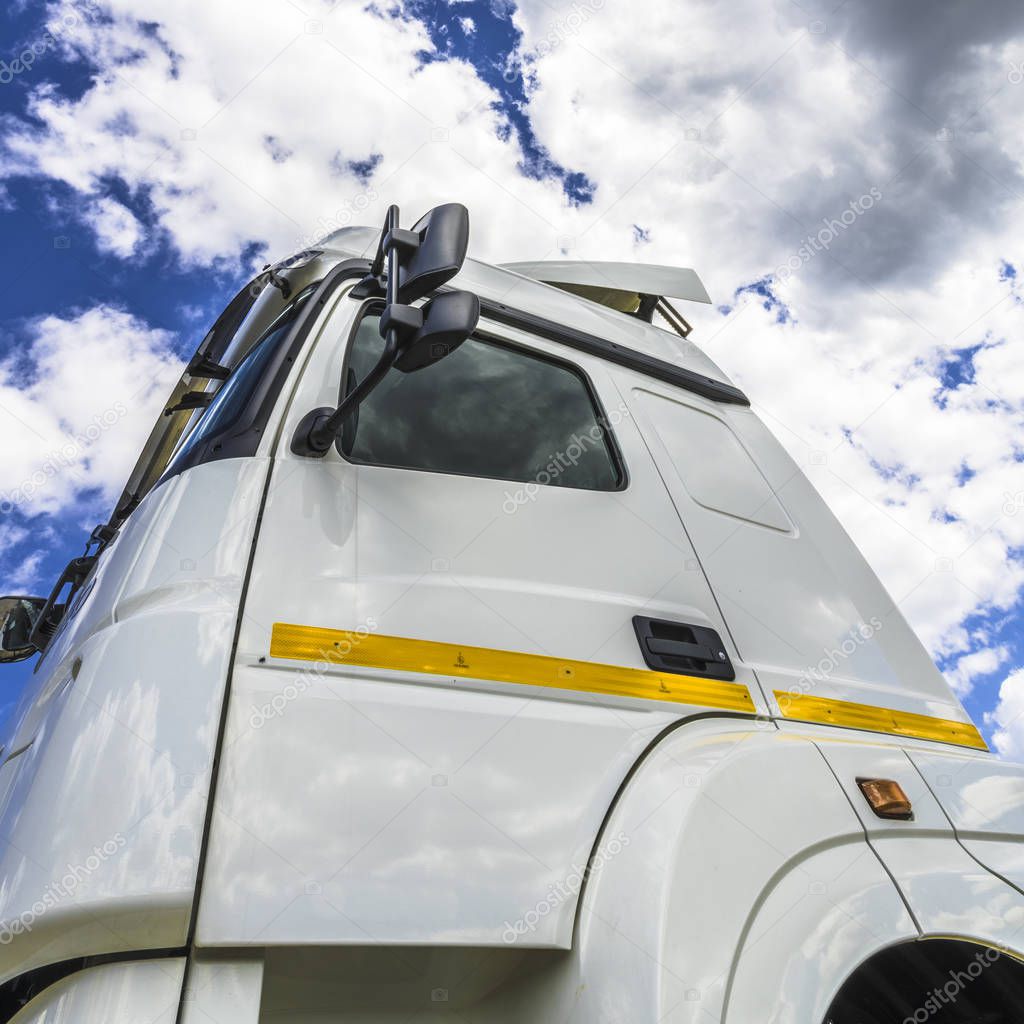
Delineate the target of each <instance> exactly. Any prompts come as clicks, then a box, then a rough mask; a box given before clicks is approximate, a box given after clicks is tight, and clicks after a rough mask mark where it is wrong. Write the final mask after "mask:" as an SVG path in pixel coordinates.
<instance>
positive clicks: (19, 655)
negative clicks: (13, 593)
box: [0, 597, 46, 664]
mask: <svg viewBox="0 0 1024 1024" xmlns="http://www.w3.org/2000/svg"><path fill="white" fill-rule="evenodd" d="M45 605H46V598H45V597H0V664H10V663H12V662H15V661H24V660H25V659H26V658H31V657H32V655H33V654H35V653H36V651H37V649H38V648H37V647H36V645H35V644H34V643H32V641H31V639H30V637H31V634H32V629H33V627H34V626H35V624H36V620H37V619H38V618H39V613H40V612H41V611H42V610H43V607H44V606H45Z"/></svg>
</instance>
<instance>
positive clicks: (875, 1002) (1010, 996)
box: [825, 939, 1024, 1024]
mask: <svg viewBox="0 0 1024 1024" xmlns="http://www.w3.org/2000/svg"><path fill="white" fill-rule="evenodd" d="M1022 1007H1024V964H1022V963H1021V962H1020V961H1019V960H1017V959H1015V958H1014V957H1012V956H1010V955H1009V954H1008V953H1004V952H1001V951H1000V950H997V949H995V948H993V947H991V946H986V945H982V944H980V943H977V942H969V941H966V940H963V939H920V940H918V941H916V942H907V943H902V944H900V945H898V946H891V947H889V948H888V949H884V950H882V951H881V952H880V953H876V954H875V955H874V956H872V957H871V958H870V959H869V960H866V961H865V962H864V963H863V964H861V965H860V967H858V968H857V970H856V971H854V973H853V974H852V975H851V976H850V977H849V978H848V979H847V981H846V982H845V984H844V985H843V987H842V988H841V989H840V991H839V994H838V995H837V996H836V998H835V999H834V1000H833V1001H832V1005H831V1006H830V1007H829V1011H828V1013H827V1014H826V1016H825V1024H925V1022H928V1024H1018V1022H1019V1021H1020V1020H1021V1012H1022V1011H1021V1008H1022Z"/></svg>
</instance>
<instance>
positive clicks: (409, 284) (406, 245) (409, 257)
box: [383, 203, 469, 303]
mask: <svg viewBox="0 0 1024 1024" xmlns="http://www.w3.org/2000/svg"><path fill="white" fill-rule="evenodd" d="M389 234H391V236H392V241H393V242H394V243H395V244H397V247H398V282H397V284H398V287H397V294H396V296H395V299H394V301H395V302H402V303H410V302H415V301H416V300H417V299H422V298H423V296H424V295H429V294H430V293H431V292H432V291H434V290H435V289H436V288H440V287H441V285H443V284H447V282H448V281H450V280H451V279H452V278H453V277H454V276H455V275H456V274H457V273H458V272H459V271H460V270H461V269H462V264H463V263H465V262H466V249H467V248H468V247H469V211H468V210H467V209H466V208H465V207H464V206H463V205H462V204H461V203H445V204H444V206H435V207H434V209H433V210H431V211H430V212H429V213H428V214H426V215H425V216H423V217H421V218H420V219H419V220H418V221H417V222H416V223H415V224H414V225H413V228H412V231H401V230H398V231H394V232H389ZM388 244H389V242H388V236H387V235H385V236H384V241H383V245H384V248H385V251H387V247H388Z"/></svg>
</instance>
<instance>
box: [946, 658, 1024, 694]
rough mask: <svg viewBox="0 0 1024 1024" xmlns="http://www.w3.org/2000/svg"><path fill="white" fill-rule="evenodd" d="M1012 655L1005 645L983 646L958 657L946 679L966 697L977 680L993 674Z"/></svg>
mask: <svg viewBox="0 0 1024 1024" xmlns="http://www.w3.org/2000/svg"><path fill="white" fill-rule="evenodd" d="M1009 657H1010V652H1009V650H1008V649H1007V648H1006V647H1005V646H999V647H983V648H981V649H980V650H977V651H972V652H971V653H970V654H965V655H964V656H963V657H962V658H958V659H957V661H956V664H955V665H954V667H953V668H952V669H951V670H950V671H947V672H946V679H947V680H948V681H949V684H950V685H951V686H952V687H953V689H954V690H955V691H956V692H957V694H958V695H959V696H960V697H966V696H967V694H968V693H970V692H971V690H972V689H973V688H974V683H975V680H977V679H979V678H981V677H983V676H988V675H991V674H992V673H993V672H995V671H996V670H998V669H999V668H1001V667H1002V666H1003V665H1004V664H1005V663H1006V661H1007V659H1008V658H1009Z"/></svg>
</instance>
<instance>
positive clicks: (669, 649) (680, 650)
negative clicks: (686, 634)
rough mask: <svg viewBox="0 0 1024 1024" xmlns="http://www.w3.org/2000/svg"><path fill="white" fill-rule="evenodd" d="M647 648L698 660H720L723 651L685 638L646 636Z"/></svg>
mask: <svg viewBox="0 0 1024 1024" xmlns="http://www.w3.org/2000/svg"><path fill="white" fill-rule="evenodd" d="M647 650H649V651H650V652H651V654H668V655H672V656H674V657H677V658H697V659H698V660H700V661H721V660H723V659H724V658H725V651H722V650H718V651H713V650H712V649H711V648H710V647H706V646H705V645H704V644H691V643H687V642H686V641H685V640H658V639H656V638H655V637H648V638H647Z"/></svg>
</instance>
